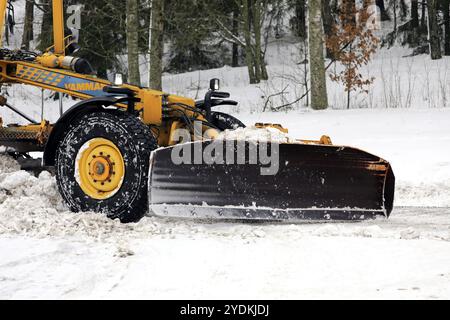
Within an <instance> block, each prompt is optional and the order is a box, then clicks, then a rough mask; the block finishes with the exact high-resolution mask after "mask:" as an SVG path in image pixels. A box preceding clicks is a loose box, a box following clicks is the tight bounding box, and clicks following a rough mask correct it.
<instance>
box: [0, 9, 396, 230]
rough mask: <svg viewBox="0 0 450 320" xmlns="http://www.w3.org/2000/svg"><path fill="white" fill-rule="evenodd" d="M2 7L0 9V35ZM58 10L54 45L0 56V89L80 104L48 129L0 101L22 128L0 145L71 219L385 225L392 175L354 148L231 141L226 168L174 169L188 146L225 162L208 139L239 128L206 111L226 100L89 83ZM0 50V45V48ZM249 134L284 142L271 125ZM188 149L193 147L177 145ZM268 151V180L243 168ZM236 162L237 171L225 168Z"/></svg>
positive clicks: (7, 129)
mask: <svg viewBox="0 0 450 320" xmlns="http://www.w3.org/2000/svg"><path fill="white" fill-rule="evenodd" d="M8 1H10V0H0V30H3V29H4V26H5V14H6V9H7V6H8ZM10 4H11V3H10ZM63 7H64V6H63V0H53V1H52V9H53V34H54V36H53V37H54V45H53V46H52V47H51V48H49V49H48V50H47V51H46V52H44V53H41V54H35V53H30V52H28V51H24V50H10V49H5V48H0V84H2V85H14V84H20V85H30V86H33V87H36V88H41V89H43V90H49V91H52V92H57V93H60V94H61V95H68V96H71V97H73V98H77V99H79V100H80V102H79V103H77V104H76V105H75V106H73V107H72V108H71V109H69V110H68V111H67V112H66V113H64V114H63V115H62V116H61V118H60V119H59V120H58V122H57V123H54V124H52V123H49V122H48V121H46V120H45V119H44V120H42V121H39V122H37V121H33V119H31V118H29V117H27V116H26V114H24V113H22V112H21V111H20V110H18V109H16V108H15V107H14V106H11V105H10V104H8V102H7V99H6V98H5V97H1V96H0V107H2V106H3V107H7V108H9V109H11V110H13V111H14V112H16V113H18V114H19V115H21V116H22V117H24V118H26V119H27V120H29V122H30V124H28V125H25V126H19V125H5V124H4V123H3V120H2V119H1V118H0V146H6V147H7V148H11V150H13V152H12V153H13V154H14V155H15V156H17V155H19V156H21V155H23V154H27V153H29V152H32V151H44V159H43V162H44V165H46V166H52V167H55V168H56V180H57V183H58V187H59V190H60V193H61V195H62V197H63V198H64V200H66V203H67V204H68V206H69V207H70V208H71V209H72V210H73V211H76V212H79V211H95V212H99V213H105V214H106V215H108V217H110V218H113V219H120V220H121V221H123V222H134V221H137V220H139V219H140V218H142V216H143V215H144V214H145V213H146V212H147V211H148V210H149V208H150V209H151V211H152V212H153V213H155V214H157V215H161V216H182V217H186V216H188V217H197V216H199V215H202V216H203V217H205V218H213V217H215V216H219V217H220V218H225V219H251V220H277V221H278V220H364V219H367V218H373V217H375V216H377V215H384V216H386V217H388V216H389V215H390V214H391V212H392V210H393V204H394V192H395V176H394V173H393V170H392V168H391V166H390V164H389V163H388V162H387V161H385V160H383V159H382V158H380V157H377V156H374V155H372V154H369V153H367V152H364V151H361V150H358V149H355V148H351V147H345V146H334V145H333V144H332V141H331V139H330V138H329V137H328V136H323V137H322V138H321V139H320V140H318V141H311V140H300V139H299V140H297V141H295V142H293V143H271V144H270V146H269V147H268V146H266V145H261V144H259V143H256V144H255V143H252V142H248V141H244V144H239V142H236V143H237V144H231V152H232V154H231V156H230V157H228V155H227V159H226V161H225V159H222V160H223V161H222V162H221V161H220V159H219V160H218V161H217V162H213V163H212V164H211V163H206V164H205V163H204V162H203V159H200V160H201V161H197V160H196V161H195V163H185V162H182V163H181V164H180V163H177V162H176V161H174V160H173V155H174V153H177V151H178V153H179V150H177V148H178V147H180V146H181V147H182V149H183V150H182V151H183V152H182V154H183V155H185V154H186V153H191V155H192V154H195V152H197V151H198V147H200V156H203V154H202V153H203V151H205V152H206V150H213V153H214V156H213V154H211V156H213V157H215V158H216V160H217V157H218V155H220V154H222V155H224V154H227V153H228V152H229V151H230V146H229V145H228V144H227V145H226V146H224V145H223V144H222V145H221V144H220V143H221V140H220V139H216V138H217V137H218V135H219V134H220V132H222V131H225V130H228V129H236V128H243V127H245V125H244V124H243V123H242V122H240V121H239V120H238V119H236V118H234V117H233V116H230V115H227V114H223V113H219V112H212V111H211V110H212V108H213V107H217V106H221V105H237V102H235V101H231V100H226V99H228V98H229V96H230V95H229V94H228V93H224V92H219V91H218V90H219V88H218V87H219V85H218V83H217V82H214V81H213V82H212V83H211V88H210V91H209V92H208V93H207V95H206V97H205V100H204V101H197V102H196V101H194V100H193V99H190V98H186V97H179V96H176V95H171V94H167V93H164V92H161V91H157V90H152V89H149V88H141V87H137V86H133V85H130V84H122V83H120V84H119V83H117V84H114V83H111V82H110V81H108V80H104V79H99V78H97V77H95V76H93V75H92V69H91V67H90V65H89V64H88V63H87V62H86V61H85V60H83V59H80V58H76V57H73V56H71V53H70V51H71V50H70V47H71V45H72V44H73V43H74V40H73V39H72V37H71V36H66V35H65V34H64V13H63ZM0 33H1V32H0ZM2 40H3V35H0V47H2V45H1V42H2ZM194 123H195V125H194ZM197 123H198V124H199V126H197ZM256 128H260V129H262V130H264V129H267V128H271V129H276V130H279V131H280V132H282V133H288V131H287V130H286V129H285V128H283V127H282V126H281V125H273V124H263V123H261V124H257V125H256ZM180 131H184V132H187V135H188V137H187V139H181V140H180V137H179V132H180ZM189 138H190V139H191V140H190V141H194V142H193V143H185V142H186V141H185V140H189ZM192 138H193V139H192ZM190 141H187V142H190ZM216 143H218V144H217V145H216ZM161 147H164V148H161ZM269 149H270V150H271V153H272V154H271V156H274V155H275V156H278V159H276V160H278V161H279V162H278V164H277V165H278V171H277V172H275V173H274V174H273V175H270V176H269V175H266V174H262V172H267V171H264V165H267V163H263V162H260V163H257V165H256V166H255V163H254V160H255V159H246V158H245V156H246V155H247V153H248V154H250V153H252V152H257V153H258V152H259V155H261V154H262V152H266V153H267V152H268V150H269ZM7 150H8V149H7ZM239 151H241V152H242V151H243V153H244V157H243V158H239V157H240V156H239V154H238V153H239ZM179 154H181V153H179ZM257 155H258V154H257ZM236 158H238V159H240V161H241V163H238V164H237V165H236V164H235V163H228V161H229V160H232V161H231V162H233V161H234V160H235V159H236ZM243 160H244V161H243ZM238 162H239V160H238ZM272 164H273V163H272Z"/></svg>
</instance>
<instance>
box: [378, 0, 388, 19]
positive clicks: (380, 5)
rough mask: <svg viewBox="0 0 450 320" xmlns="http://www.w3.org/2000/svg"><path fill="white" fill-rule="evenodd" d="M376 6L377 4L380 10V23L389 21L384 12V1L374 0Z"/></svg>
mask: <svg viewBox="0 0 450 320" xmlns="http://www.w3.org/2000/svg"><path fill="white" fill-rule="evenodd" d="M376 4H377V6H378V8H379V9H380V13H381V21H390V20H391V18H390V17H389V14H388V13H387V11H386V6H385V5H384V0H376Z"/></svg>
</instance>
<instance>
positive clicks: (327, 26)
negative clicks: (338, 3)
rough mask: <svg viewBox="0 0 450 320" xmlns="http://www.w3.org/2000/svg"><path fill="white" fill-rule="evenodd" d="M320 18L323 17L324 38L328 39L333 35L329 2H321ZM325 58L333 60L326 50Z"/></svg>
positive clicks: (329, 52) (328, 50)
mask: <svg viewBox="0 0 450 320" xmlns="http://www.w3.org/2000/svg"><path fill="white" fill-rule="evenodd" d="M322 17H323V30H324V31H325V36H326V37H327V38H328V37H329V36H331V35H332V33H333V22H334V21H333V15H332V13H331V7H330V1H326V0H323V1H322ZM327 58H329V59H333V53H332V52H331V50H330V49H328V48H327Z"/></svg>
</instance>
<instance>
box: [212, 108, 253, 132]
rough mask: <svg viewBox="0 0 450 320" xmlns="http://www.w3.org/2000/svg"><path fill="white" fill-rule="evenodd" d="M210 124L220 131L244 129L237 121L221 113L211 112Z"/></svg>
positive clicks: (243, 125)
mask: <svg viewBox="0 0 450 320" xmlns="http://www.w3.org/2000/svg"><path fill="white" fill-rule="evenodd" d="M211 123H212V124H213V125H214V126H215V127H216V128H217V129H219V130H221V131H225V130H236V129H238V128H245V124H243V123H242V122H241V121H240V120H239V119H237V118H235V117H233V116H230V115H229V114H226V113H222V112H213V113H212V120H211Z"/></svg>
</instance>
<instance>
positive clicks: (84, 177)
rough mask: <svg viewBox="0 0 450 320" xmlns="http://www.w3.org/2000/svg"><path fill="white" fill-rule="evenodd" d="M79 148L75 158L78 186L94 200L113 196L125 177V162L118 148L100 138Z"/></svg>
mask: <svg viewBox="0 0 450 320" xmlns="http://www.w3.org/2000/svg"><path fill="white" fill-rule="evenodd" d="M81 150H82V151H80V154H79V155H78V158H77V168H78V174H79V179H77V181H78V184H79V185H80V188H81V189H82V190H83V192H84V193H85V194H86V195H88V196H89V197H91V198H93V199H96V200H105V199H109V198H111V197H112V196H114V195H115V194H116V193H117V191H119V189H120V188H121V187H122V184H123V179H124V177H125V163H124V160H123V157H122V153H121V152H120V150H119V149H118V148H117V146H116V145H115V144H114V143H112V142H111V141H109V140H106V139H102V138H96V139H93V140H91V141H88V142H87V143H86V144H85V145H84V146H83V148H82V149H81Z"/></svg>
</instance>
